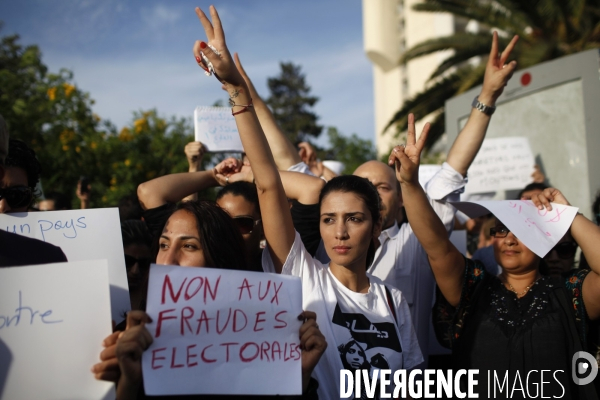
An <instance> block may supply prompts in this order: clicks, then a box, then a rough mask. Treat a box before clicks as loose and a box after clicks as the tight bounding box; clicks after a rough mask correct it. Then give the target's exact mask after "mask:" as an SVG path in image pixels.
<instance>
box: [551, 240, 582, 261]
mask: <svg viewBox="0 0 600 400" xmlns="http://www.w3.org/2000/svg"><path fill="white" fill-rule="evenodd" d="M554 250H556V255H557V256H558V257H559V258H562V259H563V260H567V259H569V258H573V257H574V256H575V252H576V251H577V243H575V242H563V243H559V244H557V245H556V246H554V247H553V248H552V250H550V251H549V252H548V254H546V257H544V258H547V257H549V256H550V254H552V252H553V251H554Z"/></svg>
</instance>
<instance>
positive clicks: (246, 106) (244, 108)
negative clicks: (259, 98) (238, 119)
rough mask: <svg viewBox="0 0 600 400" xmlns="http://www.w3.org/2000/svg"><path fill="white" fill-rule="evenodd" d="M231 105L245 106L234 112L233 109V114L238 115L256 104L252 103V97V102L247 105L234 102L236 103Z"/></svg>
mask: <svg viewBox="0 0 600 400" xmlns="http://www.w3.org/2000/svg"><path fill="white" fill-rule="evenodd" d="M231 107H232V108H233V107H243V108H242V109H241V110H240V111H236V112H233V110H231V115H238V114H241V113H243V112H246V111H248V109H249V108H250V107H254V104H252V98H250V102H249V103H248V104H246V105H241V104H234V105H233V106H231Z"/></svg>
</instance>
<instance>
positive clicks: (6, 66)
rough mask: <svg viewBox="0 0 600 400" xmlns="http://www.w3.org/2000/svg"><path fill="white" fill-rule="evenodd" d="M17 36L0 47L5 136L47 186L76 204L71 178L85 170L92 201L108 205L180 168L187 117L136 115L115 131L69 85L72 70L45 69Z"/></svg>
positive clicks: (183, 164)
mask: <svg viewBox="0 0 600 400" xmlns="http://www.w3.org/2000/svg"><path fill="white" fill-rule="evenodd" d="M18 39H19V38H18V36H16V35H13V36H7V37H4V38H2V41H1V45H0V114H2V115H3V117H4V118H5V120H6V122H7V124H8V127H9V131H10V136H11V137H12V138H17V139H21V140H23V141H24V142H25V143H27V144H28V145H29V146H31V147H32V148H33V149H34V150H35V152H36V154H37V157H38V159H39V160H40V163H41V164H42V168H43V169H42V184H43V187H44V189H45V190H46V191H49V190H52V191H60V192H62V193H65V194H66V195H68V196H72V198H73V200H75V201H74V206H77V201H76V199H75V196H74V193H75V190H76V185H77V181H78V180H79V178H80V176H82V175H85V176H88V177H89V179H90V182H91V185H92V206H94V207H99V206H114V205H116V204H117V202H118V200H119V199H120V198H121V197H123V196H125V195H129V194H132V193H135V190H136V188H137V185H138V184H140V183H142V182H144V181H146V180H148V179H152V178H155V177H158V176H161V175H165V174H169V173H174V172H183V171H186V170H187V161H186V158H185V156H184V153H183V149H184V147H185V145H186V143H188V142H189V141H191V140H193V128H192V126H191V123H190V122H189V120H184V119H175V118H172V119H171V120H169V121H166V120H165V119H162V118H160V117H158V115H157V112H156V111H155V110H151V111H147V112H137V113H134V117H133V120H132V122H131V123H130V124H129V126H127V127H125V128H123V129H121V130H120V131H117V129H116V127H114V126H113V125H112V124H111V123H110V122H109V121H101V119H100V117H99V116H97V115H95V114H93V113H92V110H91V106H92V105H93V104H94V102H93V100H92V99H91V98H90V96H89V94H88V93H86V92H84V91H82V90H80V89H79V88H77V87H76V86H75V85H74V84H73V75H72V73H71V72H69V71H68V70H64V69H63V70H61V71H60V72H59V73H58V74H51V73H48V70H47V67H46V66H45V65H44V64H43V63H42V60H41V53H40V51H39V49H38V47H37V46H27V47H23V46H21V45H20V44H19V43H18Z"/></svg>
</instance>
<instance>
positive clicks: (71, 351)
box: [0, 260, 115, 400]
mask: <svg viewBox="0 0 600 400" xmlns="http://www.w3.org/2000/svg"><path fill="white" fill-rule="evenodd" d="M111 333H112V330H111V321H110V298H109V290H108V270H107V264H106V260H94V261H79V262H71V263H58V264H45V265H36V266H26V267H10V268H0V397H1V398H3V399H15V400H19V399H23V400H30V399H40V400H45V399H48V400H49V399H53V400H58V399H95V400H100V399H110V398H112V399H114V398H115V393H114V385H113V384H112V383H110V382H104V381H98V380H96V379H95V378H94V375H93V374H92V372H91V371H90V369H91V367H92V365H94V364H96V363H97V362H99V357H100V352H101V351H102V349H103V348H102V345H101V344H102V341H103V340H104V338H105V337H107V336H108V335H110V334H111Z"/></svg>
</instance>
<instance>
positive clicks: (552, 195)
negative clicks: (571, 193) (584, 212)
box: [531, 188, 571, 211]
mask: <svg viewBox="0 0 600 400" xmlns="http://www.w3.org/2000/svg"><path fill="white" fill-rule="evenodd" d="M531 201H532V202H533V204H535V206H536V207H537V208H539V209H540V210H543V209H544V208H546V209H547V210H548V211H552V204H550V203H551V202H552V203H557V204H564V205H566V206H570V205H571V204H570V203H569V201H568V200H567V198H566V197H565V196H564V195H563V194H562V193H561V191H560V190H558V189H556V188H547V189H544V190H543V191H542V192H541V193H539V194H536V195H534V196H532V197H531Z"/></svg>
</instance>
